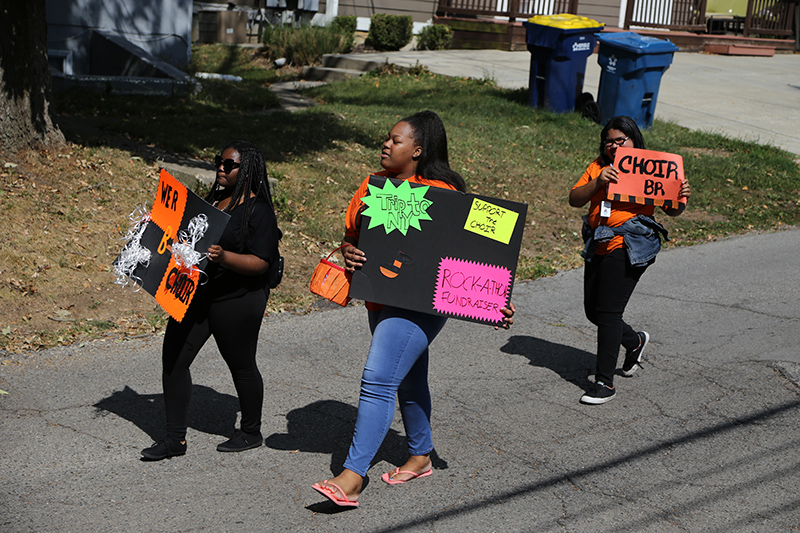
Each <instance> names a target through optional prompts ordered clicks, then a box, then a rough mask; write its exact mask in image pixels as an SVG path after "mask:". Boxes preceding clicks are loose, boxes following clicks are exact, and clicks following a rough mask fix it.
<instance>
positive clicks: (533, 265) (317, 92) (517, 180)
mask: <svg viewBox="0 0 800 533" xmlns="http://www.w3.org/2000/svg"><path fill="white" fill-rule="evenodd" d="M206 52H207V53H206ZM193 69H194V70H195V71H211V72H220V73H226V74H236V75H240V76H242V77H243V78H244V81H243V82H241V83H233V82H226V81H217V82H213V83H207V82H206V81H204V82H203V87H204V88H203V90H202V91H200V92H198V93H196V94H191V95H186V96H183V97H172V98H164V99H158V98H146V99H145V98H143V99H135V98H131V97H121V96H112V95H96V94H95V95H85V94H74V93H73V94H67V95H60V96H59V97H58V98H57V100H56V106H55V107H56V111H57V113H62V114H64V115H69V116H71V117H72V118H73V119H74V118H78V119H80V118H86V119H89V120H90V121H91V122H92V124H93V125H94V126H96V127H99V128H101V129H103V130H105V131H106V132H108V133H109V134H111V135H112V136H113V135H116V136H125V137H130V138H133V139H135V140H137V141H139V142H142V143H145V144H148V145H151V146H156V147H158V148H159V149H163V150H167V151H171V152H174V153H177V154H181V155H187V156H192V157H199V158H204V159H206V160H209V161H210V160H212V159H213V156H214V155H215V154H217V153H218V152H219V149H220V148H221V147H222V146H224V145H225V144H226V143H228V142H229V141H231V140H234V139H246V140H250V141H252V142H254V143H255V144H256V145H258V146H259V147H261V149H262V151H263V152H264V155H265V157H266V160H267V166H268V170H269V173H270V175H271V177H273V178H275V179H277V186H276V187H275V191H274V196H275V203H276V206H277V209H278V219H279V222H280V224H281V227H282V229H283V231H284V239H283V241H282V244H281V251H282V253H283V254H284V255H285V256H286V258H287V271H286V276H285V278H284V282H283V284H282V285H281V287H280V288H279V289H278V290H277V291H275V292H274V293H273V295H272V296H271V297H270V306H271V308H272V309H288V310H304V309H308V308H310V307H311V306H312V304H313V302H314V301H316V298H315V297H313V296H312V295H311V294H310V293H309V291H308V281H309V279H310V277H311V273H312V271H313V268H314V266H315V264H316V263H317V262H318V260H319V257H320V256H322V255H325V254H327V253H328V252H329V251H331V250H332V249H333V248H334V247H335V246H336V245H337V244H338V243H339V242H340V239H341V237H342V233H343V215H344V212H345V209H346V206H347V204H348V202H349V200H350V197H351V196H352V194H353V192H354V191H355V189H356V188H357V186H358V184H359V183H360V182H361V180H363V178H364V177H365V176H366V175H368V174H369V173H370V172H374V171H377V170H380V163H379V162H380V159H379V151H380V144H381V142H382V139H383V138H384V136H385V135H386V133H387V132H388V130H389V129H390V128H391V127H392V125H393V124H394V123H395V122H396V121H398V120H400V119H401V118H403V117H405V116H408V115H410V114H413V113H415V112H417V111H421V110H424V109H430V110H433V111H435V112H437V113H438V114H439V115H440V116H441V117H442V119H443V121H444V123H445V126H446V128H447V132H448V139H449V148H450V162H451V166H452V167H453V168H454V169H455V170H457V171H458V172H460V173H461V174H462V175H463V176H464V178H465V180H466V182H467V186H468V189H469V190H470V191H471V192H475V193H480V194H483V195H487V196H493V197H501V198H506V199H509V200H514V201H518V202H526V203H527V204H528V214H527V219H526V225H525V234H524V238H523V242H522V249H521V254H520V259H519V268H518V271H517V278H518V279H532V278H536V277H540V276H545V275H549V274H551V273H553V272H555V271H557V270H560V269H568V268H574V267H577V266H579V265H580V264H581V262H582V261H581V258H580V251H581V249H582V243H581V239H580V226H581V222H580V217H581V216H582V215H583V214H585V212H586V209H585V208H584V209H575V208H572V207H569V205H568V203H567V196H568V194H569V190H570V188H571V187H572V185H573V184H574V183H575V182H576V181H577V180H578V178H579V177H580V175H581V174H582V172H583V171H584V169H585V168H586V166H587V165H588V164H589V163H590V162H591V161H592V160H593V159H594V158H595V157H596V156H597V149H598V141H599V134H600V130H601V126H600V125H598V124H594V123H592V122H589V121H587V120H584V119H582V118H581V117H580V116H579V115H578V114H575V113H568V114H561V115H559V114H554V113H550V112H547V111H543V110H540V109H534V108H531V107H530V106H529V105H528V103H527V102H528V97H527V91H526V90H522V89H521V90H504V89H500V88H498V87H497V86H496V85H495V84H494V83H492V82H491V81H487V80H473V79H460V78H448V77H444V76H438V75H433V74H431V73H429V72H428V71H426V70H425V69H424V68H414V69H411V70H410V71H407V70H403V69H399V68H396V67H389V66H385V67H383V68H382V69H380V71H379V72H376V73H373V74H370V75H366V76H362V77H361V78H358V79H354V80H349V81H343V82H337V83H332V84H329V85H325V86H321V87H318V88H315V89H310V90H306V91H305V95H306V96H309V97H311V98H313V99H315V100H316V101H317V103H318V105H316V106H315V107H311V108H308V109H306V110H304V111H299V112H294V113H289V112H287V111H284V110H282V109H280V108H279V107H277V105H278V104H277V99H275V96H274V95H273V94H272V93H271V92H270V91H269V90H268V86H269V84H270V83H273V82H275V81H279V80H281V79H284V78H283V77H285V76H287V75H288V74H286V73H281V72H282V71H278V72H276V71H274V70H271V69H269V68H264V66H263V61H261V60H260V58H259V56H258V54H255V53H252V52H243V51H241V50H238V49H236V48H230V47H214V48H209V49H208V50H206V49H196V51H195V62H194V64H193ZM297 72H298V71H295V75H297ZM644 136H645V141H646V145H647V148H648V149H651V150H657V151H665V152H672V153H676V154H680V155H681V156H683V160H684V167H685V172H686V175H687V177H688V178H689V180H690V181H691V184H692V190H693V195H692V198H691V200H690V202H689V206H688V208H687V210H686V212H685V213H684V214H683V215H682V216H680V217H677V218H670V217H667V216H666V215H663V214H662V215H660V216H657V218H658V219H659V220H660V221H661V222H663V223H664V224H665V225H666V226H667V228H668V229H669V230H670V236H671V238H672V241H671V242H670V243H668V245H667V246H676V245H684V244H693V243H698V242H705V241H708V240H714V239H719V238H724V237H726V236H729V235H734V234H741V233H745V232H748V231H753V230H773V229H778V228H781V227H786V226H796V225H798V223H800V166H798V163H797V161H796V158H797V156H796V155H793V154H789V153H787V152H784V151H782V150H780V149H777V148H774V147H769V146H763V145H758V144H754V143H746V142H742V141H739V140H731V139H727V138H725V137H723V136H721V135H717V134H710V133H698V132H693V131H691V130H688V129H686V128H682V127H679V126H676V125H674V124H668V123H664V122H661V121H658V120H656V121H655V123H654V125H653V127H652V128H651V129H650V130H648V131H645V132H644ZM97 142H98V143H102V142H103V141H102V140H100V141H97ZM97 148H98V149H104V146H102V145H101V146H99V147H97ZM111 148H113V144H112V145H111ZM93 149H94V148H93ZM104 157H106V158H107V160H108V165H109V168H110V169H114V171H115V172H126V173H127V172H131V170H130V164H129V163H130V162H129V161H128V160H129V155H128V154H124V153H123V154H122V155H120V156H113V155H111V154H109V155H107V156H104ZM115 157H116V158H117V159H119V161H116V159H115ZM126 165H127V166H126ZM141 168H142V170H141V172H142V173H144V172H145V171H152V169H151V168H150V169H149V170H148V167H147V165H146V164H145V162H142V163H141ZM115 169H119V170H115ZM123 169H124V170H123ZM134 172H135V171H134ZM152 187H153V184H152V183H151V182H150V181H147V180H142V182H141V191H139V192H138V193H137V194H136V195H133V194H131V195H130V198H131V200H129V202H130V205H129V206H125V208H122V207H121V208H120V209H119V211H120V212H119V213H117V215H118V217H119V219H120V227H122V226H124V224H125V217H126V216H127V215H128V213H130V212H131V211H132V210H133V209H134V208H135V207H137V205H139V204H137V202H141V198H147V197H151V196H150V195H151V194H152V191H151V190H150V189H151V188H152ZM76 224H77V222H76ZM32 279H33V278H32ZM23 281H25V280H23ZM31 282H32V283H33V282H34V281H31ZM43 290H44V289H43Z"/></svg>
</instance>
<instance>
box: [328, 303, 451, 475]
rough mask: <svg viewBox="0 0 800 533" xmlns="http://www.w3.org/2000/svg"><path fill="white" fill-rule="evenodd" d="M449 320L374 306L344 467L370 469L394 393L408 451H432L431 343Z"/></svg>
mask: <svg viewBox="0 0 800 533" xmlns="http://www.w3.org/2000/svg"><path fill="white" fill-rule="evenodd" d="M445 322H447V319H446V318H445V317H440V316H435V315H428V314H424V313H418V312H415V311H408V310H405V309H397V308H395V307H384V308H383V309H381V310H380V311H369V326H370V330H371V331H372V343H371V344H370V347H369V355H368V356H367V362H366V364H365V365H364V373H363V375H362V376H361V396H360V397H359V400H358V416H357V417H356V428H355V432H354V434H353V442H352V444H351V445H350V451H349V452H348V454H347V460H346V461H345V463H344V467H345V468H347V469H348V470H352V471H353V472H355V473H356V474H359V475H360V476H365V475H366V474H367V470H368V469H369V467H370V463H371V462H372V459H373V458H374V457H375V454H376V453H378V448H380V446H381V444H382V443H383V439H384V438H386V434H387V433H388V432H389V427H390V426H391V425H392V419H393V418H394V398H395V395H396V396H397V397H398V400H399V402H400V414H402V416H403V425H404V427H405V430H406V435H407V437H408V450H409V453H410V454H411V455H425V454H428V453H430V452H431V451H432V450H433V440H432V438H431V393H430V390H428V345H430V343H431V342H433V339H435V338H436V335H438V333H439V332H440V331H441V330H442V328H443V327H444V324H445Z"/></svg>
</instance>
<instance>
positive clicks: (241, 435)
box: [217, 429, 264, 452]
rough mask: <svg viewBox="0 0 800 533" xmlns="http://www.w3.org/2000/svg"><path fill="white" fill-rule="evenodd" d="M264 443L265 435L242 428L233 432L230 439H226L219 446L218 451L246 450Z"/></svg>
mask: <svg viewBox="0 0 800 533" xmlns="http://www.w3.org/2000/svg"><path fill="white" fill-rule="evenodd" d="M263 443H264V437H262V436H261V433H256V434H255V435H253V434H252V433H245V432H244V431H242V430H241V429H237V430H236V431H235V432H234V433H233V437H231V439H230V440H226V441H225V442H223V443H222V444H220V445H219V446H217V451H218V452H243V451H245V450H251V449H253V448H258V447H259V446H261V445H262V444H263Z"/></svg>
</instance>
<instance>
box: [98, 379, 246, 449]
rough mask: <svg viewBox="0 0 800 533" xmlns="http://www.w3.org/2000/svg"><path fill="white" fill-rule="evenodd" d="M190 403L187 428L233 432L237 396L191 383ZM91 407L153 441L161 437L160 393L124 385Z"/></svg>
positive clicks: (162, 419) (226, 435) (161, 396)
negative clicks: (134, 427)
mask: <svg viewBox="0 0 800 533" xmlns="http://www.w3.org/2000/svg"><path fill="white" fill-rule="evenodd" d="M190 405H191V406H190V408H189V427H191V428H193V429H196V430H197V431H200V432H202V433H208V434H211V435H220V436H223V437H230V436H231V435H233V431H234V429H235V426H236V413H237V412H238V411H239V399H238V398H237V397H236V396H231V395H230V394H222V393H219V392H217V391H215V390H214V389H212V388H210V387H206V386H204V385H194V386H193V387H192V402H191V404H190ZM94 407H95V409H97V413H98V415H99V416H102V415H103V414H104V413H114V414H115V415H117V416H119V417H121V418H124V419H125V420H128V421H129V422H132V423H133V424H135V425H136V427H138V428H139V429H141V430H142V431H144V432H145V433H146V434H147V435H148V436H149V437H150V438H151V439H153V441H158V440H161V439H162V438H164V435H165V433H166V428H165V420H164V395H163V394H139V393H138V392H136V391H135V390H133V389H132V388H130V387H128V386H127V385H126V386H125V388H124V389H122V390H121V391H117V392H114V393H113V394H112V395H111V396H108V397H106V398H103V399H102V400H100V401H99V402H97V403H96V404H94Z"/></svg>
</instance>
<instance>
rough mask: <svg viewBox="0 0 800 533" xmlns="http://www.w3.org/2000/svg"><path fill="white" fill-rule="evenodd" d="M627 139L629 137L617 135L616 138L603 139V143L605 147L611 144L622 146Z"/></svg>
mask: <svg viewBox="0 0 800 533" xmlns="http://www.w3.org/2000/svg"><path fill="white" fill-rule="evenodd" d="M628 139H630V137H618V138H616V139H606V140H605V141H603V144H604V145H606V148H607V147H609V146H611V145H612V144H616V145H617V146H622V145H623V144H625V141H627V140H628Z"/></svg>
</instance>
